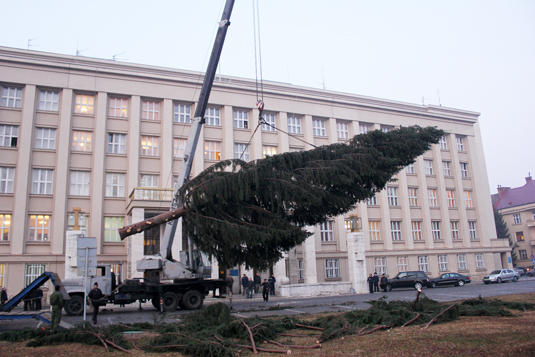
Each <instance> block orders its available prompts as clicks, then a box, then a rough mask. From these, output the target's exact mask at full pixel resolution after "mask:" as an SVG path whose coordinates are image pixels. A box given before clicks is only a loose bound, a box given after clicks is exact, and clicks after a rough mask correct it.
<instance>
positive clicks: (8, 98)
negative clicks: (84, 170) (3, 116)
mask: <svg viewBox="0 0 535 357" xmlns="http://www.w3.org/2000/svg"><path fill="white" fill-rule="evenodd" d="M0 106H2V107H8V108H20V107H21V106H22V89H21V88H16V87H2V97H0Z"/></svg>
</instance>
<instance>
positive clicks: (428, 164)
mask: <svg viewBox="0 0 535 357" xmlns="http://www.w3.org/2000/svg"><path fill="white" fill-rule="evenodd" d="M424 167H425V174H426V175H427V176H432V175H433V160H424Z"/></svg>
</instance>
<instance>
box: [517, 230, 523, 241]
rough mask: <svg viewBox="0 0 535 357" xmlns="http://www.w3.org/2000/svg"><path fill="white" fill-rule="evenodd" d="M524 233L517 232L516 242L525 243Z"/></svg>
mask: <svg viewBox="0 0 535 357" xmlns="http://www.w3.org/2000/svg"><path fill="white" fill-rule="evenodd" d="M524 239H525V238H524V232H516V241H517V242H523V241H524Z"/></svg>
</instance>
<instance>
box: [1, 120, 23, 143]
mask: <svg viewBox="0 0 535 357" xmlns="http://www.w3.org/2000/svg"><path fill="white" fill-rule="evenodd" d="M18 133H19V127H18V126H15V125H0V146H7V147H12V148H15V147H17V137H18Z"/></svg>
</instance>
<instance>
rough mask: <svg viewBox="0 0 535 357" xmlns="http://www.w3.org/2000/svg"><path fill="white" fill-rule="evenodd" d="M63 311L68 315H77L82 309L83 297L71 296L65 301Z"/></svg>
mask: <svg viewBox="0 0 535 357" xmlns="http://www.w3.org/2000/svg"><path fill="white" fill-rule="evenodd" d="M64 309H65V312H66V313H67V315H69V316H78V315H80V314H81V313H82V312H83V311H84V298H83V297H81V296H80V295H73V296H71V299H70V300H67V301H65V307H64Z"/></svg>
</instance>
